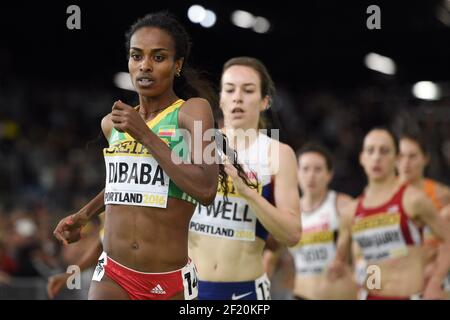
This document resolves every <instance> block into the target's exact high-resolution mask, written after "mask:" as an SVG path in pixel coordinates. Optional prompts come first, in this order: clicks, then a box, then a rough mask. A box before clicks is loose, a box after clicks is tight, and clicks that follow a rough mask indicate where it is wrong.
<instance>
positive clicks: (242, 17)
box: [231, 10, 255, 29]
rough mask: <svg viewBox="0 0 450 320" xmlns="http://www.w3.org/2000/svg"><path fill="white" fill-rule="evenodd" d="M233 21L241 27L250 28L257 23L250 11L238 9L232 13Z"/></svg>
mask: <svg viewBox="0 0 450 320" xmlns="http://www.w3.org/2000/svg"><path fill="white" fill-rule="evenodd" d="M231 22H233V24H234V25H235V26H237V27H239V28H244V29H249V28H251V27H252V26H253V24H254V23H255V18H254V17H253V15H252V14H251V13H250V12H247V11H244V10H236V11H234V12H233V13H232V14H231Z"/></svg>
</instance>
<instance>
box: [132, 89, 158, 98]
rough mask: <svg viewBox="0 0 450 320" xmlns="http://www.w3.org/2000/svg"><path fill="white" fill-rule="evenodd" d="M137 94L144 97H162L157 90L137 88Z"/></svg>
mask: <svg viewBox="0 0 450 320" xmlns="http://www.w3.org/2000/svg"><path fill="white" fill-rule="evenodd" d="M136 92H137V93H138V94H139V95H140V96H143V97H156V96H158V95H160V93H159V91H158V90H155V88H142V87H136Z"/></svg>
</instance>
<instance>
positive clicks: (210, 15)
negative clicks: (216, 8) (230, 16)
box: [200, 10, 217, 28]
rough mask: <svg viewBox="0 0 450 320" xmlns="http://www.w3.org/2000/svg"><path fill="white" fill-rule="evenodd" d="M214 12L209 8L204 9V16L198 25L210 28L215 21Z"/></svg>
mask: <svg viewBox="0 0 450 320" xmlns="http://www.w3.org/2000/svg"><path fill="white" fill-rule="evenodd" d="M216 20H217V19H216V14H215V13H214V12H213V11H211V10H205V18H204V19H203V20H202V21H200V25H201V26H202V27H205V28H211V27H212V26H213V25H214V24H215V23H216Z"/></svg>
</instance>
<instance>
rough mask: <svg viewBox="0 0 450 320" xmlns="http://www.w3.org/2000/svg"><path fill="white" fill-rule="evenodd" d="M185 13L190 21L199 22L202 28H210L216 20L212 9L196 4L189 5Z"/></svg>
mask: <svg viewBox="0 0 450 320" xmlns="http://www.w3.org/2000/svg"><path fill="white" fill-rule="evenodd" d="M187 15H188V18H189V20H191V22H193V23H199V24H200V25H201V26H202V27H204V28H211V27H212V26H213V25H214V24H215V23H216V20H217V17H216V14H215V13H214V11H211V10H208V9H205V8H204V7H202V6H201V5H198V4H194V5H192V6H190V7H189V9H188V13H187Z"/></svg>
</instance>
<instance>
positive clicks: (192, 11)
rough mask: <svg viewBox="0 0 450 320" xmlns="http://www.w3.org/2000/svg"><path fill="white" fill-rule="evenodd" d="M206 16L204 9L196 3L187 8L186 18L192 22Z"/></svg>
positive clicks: (197, 21) (196, 21) (198, 21)
mask: <svg viewBox="0 0 450 320" xmlns="http://www.w3.org/2000/svg"><path fill="white" fill-rule="evenodd" d="M205 16H206V10H205V8H203V7H202V6H200V5H198V4H194V5H193V6H190V7H189V9H188V18H189V20H191V22H193V23H200V22H201V21H202V20H203V19H204V18H205Z"/></svg>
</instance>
